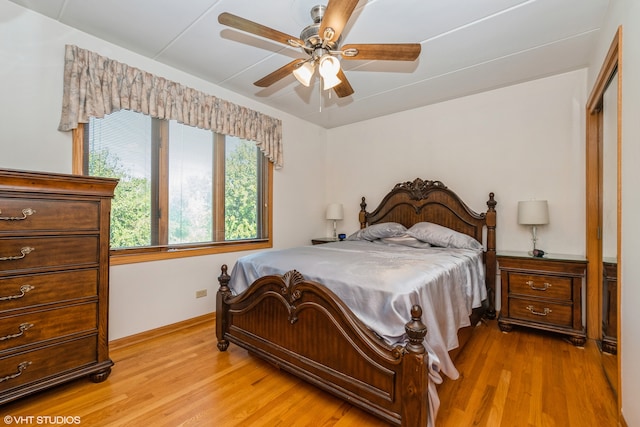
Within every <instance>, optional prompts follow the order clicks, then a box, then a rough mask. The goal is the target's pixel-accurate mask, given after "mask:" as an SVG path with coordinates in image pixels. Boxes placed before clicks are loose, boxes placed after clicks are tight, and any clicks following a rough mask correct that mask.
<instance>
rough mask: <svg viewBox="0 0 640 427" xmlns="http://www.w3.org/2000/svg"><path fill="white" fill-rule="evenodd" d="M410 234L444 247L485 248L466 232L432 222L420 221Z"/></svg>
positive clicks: (410, 230)
mask: <svg viewBox="0 0 640 427" xmlns="http://www.w3.org/2000/svg"><path fill="white" fill-rule="evenodd" d="M407 234H408V235H409V236H412V237H415V238H416V239H419V240H422V241H423V242H427V243H430V244H432V245H433V246H440V247H443V248H457V249H484V248H483V247H482V243H480V242H478V241H477V240H476V239H474V238H473V237H471V236H468V235H466V234H464V233H460V232H458V231H455V230H452V229H450V228H447V227H443V226H441V225H438V224H433V223H431V222H419V223H417V224H414V225H413V226H412V227H411V228H410V229H409V230H408V231H407Z"/></svg>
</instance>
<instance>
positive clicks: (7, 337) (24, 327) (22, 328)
mask: <svg viewBox="0 0 640 427" xmlns="http://www.w3.org/2000/svg"><path fill="white" fill-rule="evenodd" d="M30 328H33V323H22V324H20V326H19V327H18V329H20V332H18V333H17V334H10V335H5V336H4V337H0V341H4V340H10V339H11V338H18V337H21V336H22V335H24V332H25V331H26V330H27V329H30Z"/></svg>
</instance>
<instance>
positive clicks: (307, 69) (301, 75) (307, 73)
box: [293, 62, 315, 87]
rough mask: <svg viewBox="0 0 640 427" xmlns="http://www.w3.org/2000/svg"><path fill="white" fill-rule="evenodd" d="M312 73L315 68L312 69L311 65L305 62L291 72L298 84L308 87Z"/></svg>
mask: <svg viewBox="0 0 640 427" xmlns="http://www.w3.org/2000/svg"><path fill="white" fill-rule="evenodd" d="M314 71H315V68H314V67H313V64H311V63H310V62H305V63H303V64H302V65H301V66H299V67H298V68H296V69H295V70H293V75H294V76H295V78H296V79H298V81H299V82H300V83H302V84H303V85H305V86H307V87H309V85H310V84H311V78H312V77H313V72H314Z"/></svg>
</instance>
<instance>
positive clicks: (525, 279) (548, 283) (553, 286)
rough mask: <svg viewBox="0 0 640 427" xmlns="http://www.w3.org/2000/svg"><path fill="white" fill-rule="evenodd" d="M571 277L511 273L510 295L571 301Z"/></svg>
mask: <svg viewBox="0 0 640 427" xmlns="http://www.w3.org/2000/svg"><path fill="white" fill-rule="evenodd" d="M571 283H572V279H571V278H569V277H556V276H541V275H537V274H521V273H509V293H510V294H512V295H513V294H519V295H533V296H536V297H541V298H551V299H559V300H566V301H571V297H572V295H571Z"/></svg>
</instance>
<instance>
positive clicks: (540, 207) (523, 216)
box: [518, 200, 549, 225]
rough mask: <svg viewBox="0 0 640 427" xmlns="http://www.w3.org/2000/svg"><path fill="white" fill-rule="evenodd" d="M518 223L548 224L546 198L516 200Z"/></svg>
mask: <svg viewBox="0 0 640 427" xmlns="http://www.w3.org/2000/svg"><path fill="white" fill-rule="evenodd" d="M518 224H522V225H542V224H549V205H548V203H547V201H546V200H528V201H524V202H518Z"/></svg>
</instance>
